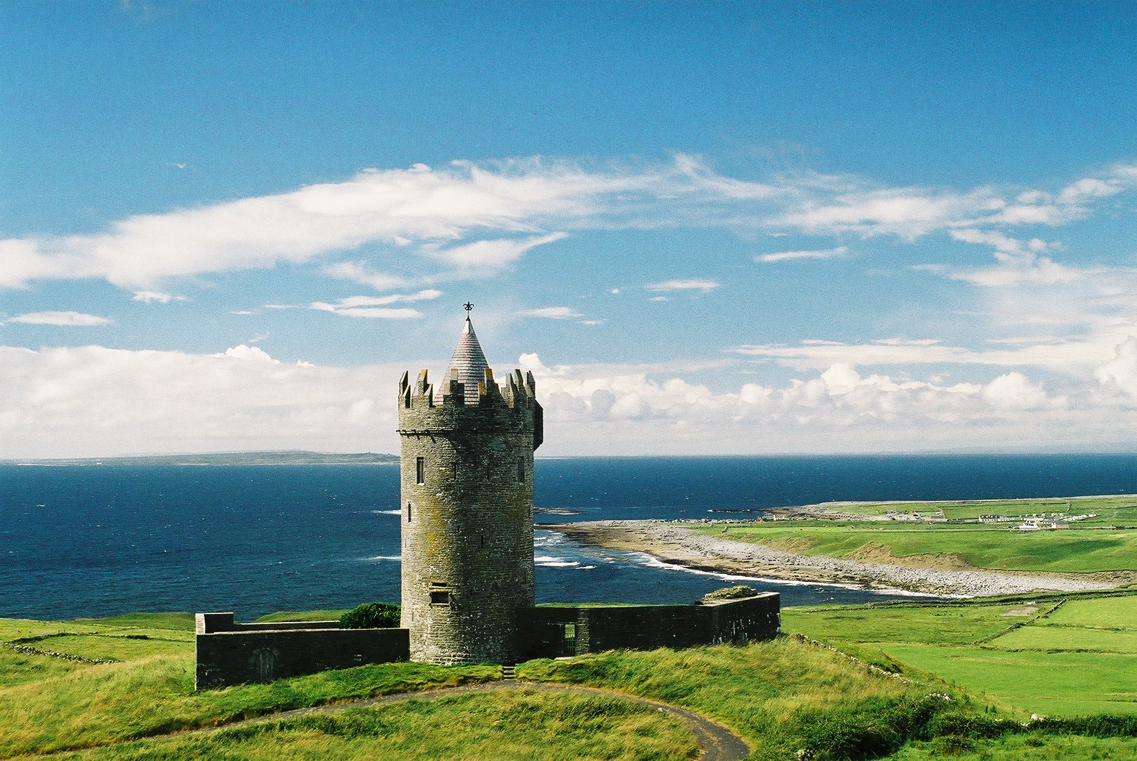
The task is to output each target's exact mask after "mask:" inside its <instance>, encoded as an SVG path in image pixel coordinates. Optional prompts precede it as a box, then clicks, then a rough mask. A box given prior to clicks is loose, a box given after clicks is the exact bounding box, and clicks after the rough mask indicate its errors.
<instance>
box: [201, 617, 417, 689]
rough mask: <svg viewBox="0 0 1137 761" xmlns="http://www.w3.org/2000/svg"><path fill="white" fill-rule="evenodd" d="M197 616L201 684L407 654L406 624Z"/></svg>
mask: <svg viewBox="0 0 1137 761" xmlns="http://www.w3.org/2000/svg"><path fill="white" fill-rule="evenodd" d="M196 619H197V638H196V639H197V674H196V679H195V685H196V689H199V690H207V689H213V688H216V687H228V686H230V685H235V684H246V683H267V682H271V681H273V680H275V679H284V678H286V677H290V676H303V675H304V674H314V673H316V672H318V671H326V670H328V669H343V668H351V667H352V666H362V665H364V664H367V663H389V662H391V661H405V660H407V658H408V657H409V656H410V648H409V638H408V632H407V630H406V629H339V628H337V627H338V625H339V624H338V623H337V622H335V621H318V622H286V623H275V624H271V623H270V624H235V623H233V614H232V613H198V614H197V616H196Z"/></svg>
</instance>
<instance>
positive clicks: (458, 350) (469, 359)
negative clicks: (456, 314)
mask: <svg viewBox="0 0 1137 761" xmlns="http://www.w3.org/2000/svg"><path fill="white" fill-rule="evenodd" d="M489 366H490V365H489V363H488V362H486V355H485V354H484V353H483V352H482V347H481V344H479V343H478V336H477V334H475V333H474V324H473V323H472V322H470V318H469V317H467V318H466V324H465V326H463V328H462V335H461V336H459V338H458V345H457V346H455V347H454V354H452V355H451V356H450V369H451V370H457V371H458V381H459V382H460V383H465V384H466V403H467V404H477V403H478V384H479V383H482V382H483V381H485V379H486V373H485V371H486V368H487V367H489Z"/></svg>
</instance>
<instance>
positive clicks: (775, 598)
mask: <svg viewBox="0 0 1137 761" xmlns="http://www.w3.org/2000/svg"><path fill="white" fill-rule="evenodd" d="M520 619H521V628H520V630H519V632H518V637H519V643H518V652H519V653H521V657H522V658H523V659H529V658H557V657H560V656H564V655H580V654H583V653H598V652H602V651H604V650H653V649H655V648H658V647H670V648H684V647H695V646H698V645H715V644H719V643H723V642H733V643H738V644H741V643H743V642H748V641H750V640H765V639H772V638H774V637H775V636H777V634H778V632H779V631H780V630H781V595H779V594H778V593H777V592H766V593H764V594H759V595H757V596H756V597H745V598H741V599H737V600H716V601H711V602H700V603H696V604H694V605H628V606H623V605H619V606H617V605H611V606H595V607H592V606H590V607H579V608H573V607H564V608H562V607H548V608H529V609H527V610H524V611H523V612H522V613H521V616H520ZM568 627H571V628H568ZM570 633H571V635H574V636H571V637H570V636H569V635H570Z"/></svg>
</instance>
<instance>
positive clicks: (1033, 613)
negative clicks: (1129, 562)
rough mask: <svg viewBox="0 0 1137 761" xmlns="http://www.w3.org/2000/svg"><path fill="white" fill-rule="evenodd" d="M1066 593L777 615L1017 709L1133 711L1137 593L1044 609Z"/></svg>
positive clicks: (797, 627) (792, 625)
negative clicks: (987, 601) (999, 600)
mask: <svg viewBox="0 0 1137 761" xmlns="http://www.w3.org/2000/svg"><path fill="white" fill-rule="evenodd" d="M1063 599H1064V598H1062V597H1061V596H1059V595H1055V594H1049V595H1039V596H1037V597H1036V598H1035V599H1033V600H1024V599H1021V598H1020V599H1016V600H1013V601H1006V602H1000V603H985V602H968V603H960V604H955V605H943V604H937V605H916V604H905V605H887V606H878V607H860V608H842V609H834V608H828V609H809V608H787V609H785V610H784V611H783V612H782V621H783V628H784V629H785V630H787V631H793V632H801V633H804V634H807V635H808V636H811V637H815V638H817V639H820V640H822V641H824V642H828V643H831V644H833V645H836V646H837V647H841V648H843V649H845V650H847V651H849V652H853V653H856V654H858V655H863V656H864V657H865V658H866V659H868V660H871V661H873V662H875V663H878V664H879V665H882V666H885V667H893V668H894V667H896V665H898V664H899V665H900V666H902V667H904V668H905V669H907V670H909V671H912V670H914V671H916V672H920V673H924V674H929V675H935V676H937V677H939V678H942V679H944V680H946V681H947V682H949V683H953V684H957V685H959V686H961V687H963V688H965V689H966V690H968V691H970V692H972V693H975V694H978V695H982V696H985V697H986V698H987V699H989V700H990V701H991V702H992V703H994V704H996V705H999V706H1001V707H1005V708H1009V709H1012V710H1018V711H1021V712H1022V713H1023V714H1030V713H1038V714H1045V715H1052V716H1076V715H1085V714H1097V713H1105V714H1137V593H1129V594H1127V595H1124V596H1105V595H1098V596H1085V597H1083V598H1082V599H1074V600H1070V601H1069V602H1065V603H1062V604H1061V605H1060V606H1059V607H1058V608H1057V609H1056V610H1054V611H1053V612H1052V613H1047V611H1049V610H1050V609H1051V608H1053V607H1054V606H1055V605H1056V604H1058V603H1059V602H1061V600H1063ZM1031 602H1033V603H1034V604H1033V605H1031V604H1028V603H1031ZM1023 612H1027V613H1028V614H1027V615H1026V616H1023V615H1016V614H1022V613H1023ZM1008 614H1011V615H1008Z"/></svg>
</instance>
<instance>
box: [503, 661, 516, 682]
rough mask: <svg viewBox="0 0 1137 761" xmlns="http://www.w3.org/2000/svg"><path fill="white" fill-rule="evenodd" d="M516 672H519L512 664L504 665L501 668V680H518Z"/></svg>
mask: <svg viewBox="0 0 1137 761" xmlns="http://www.w3.org/2000/svg"><path fill="white" fill-rule="evenodd" d="M516 671H517V667H516V666H514V665H512V664H508V665H504V666H502V667H501V678H502V679H506V680H511V679H516V678H517V673H516Z"/></svg>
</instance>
